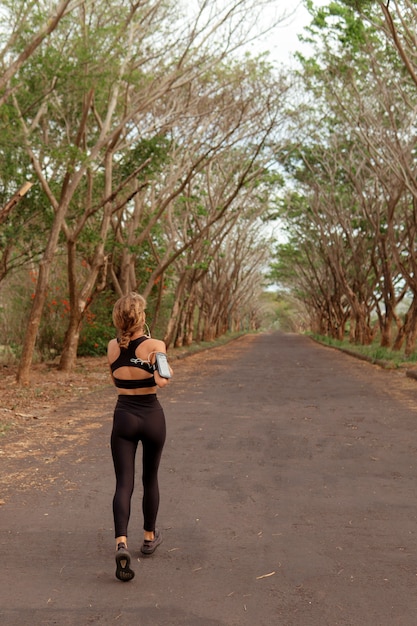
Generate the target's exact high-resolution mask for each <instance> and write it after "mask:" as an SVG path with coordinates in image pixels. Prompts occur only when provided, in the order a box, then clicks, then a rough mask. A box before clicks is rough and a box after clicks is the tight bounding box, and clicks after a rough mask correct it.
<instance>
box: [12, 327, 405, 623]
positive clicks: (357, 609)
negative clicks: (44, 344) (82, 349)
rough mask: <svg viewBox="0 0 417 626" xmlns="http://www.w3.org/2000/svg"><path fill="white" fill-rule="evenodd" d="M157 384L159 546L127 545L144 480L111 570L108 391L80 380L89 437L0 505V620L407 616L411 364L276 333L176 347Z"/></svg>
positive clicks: (73, 411)
mask: <svg viewBox="0 0 417 626" xmlns="http://www.w3.org/2000/svg"><path fill="white" fill-rule="evenodd" d="M160 398H161V401H162V403H163V404H164V407H165V410H166V415H167V421H168V439H167V444H166V449H165V454H164V457H163V462H162V466H161V472H160V483H161V492H162V502H161V508H160V515H159V526H160V528H161V529H162V531H163V533H164V537H165V541H164V543H163V544H162V546H161V547H160V548H159V549H158V551H157V552H156V553H155V555H154V556H153V557H151V558H148V559H140V561H139V560H138V561H137V560H136V559H137V557H138V549H139V545H140V538H141V516H140V514H139V507H140V481H138V487H137V492H136V495H135V500H134V507H133V515H132V520H131V526H130V548H131V550H132V551H133V552H134V554H135V559H134V566H135V570H136V577H135V579H134V580H133V581H132V582H131V583H120V582H119V581H117V580H116V578H115V577H114V569H115V567H114V562H113V558H114V556H113V532H112V518H111V498H112V494H113V487H114V478H113V469H112V466H111V461H110V452H109V447H108V438H109V433H110V428H111V417H112V409H113V404H114V399H115V393H114V390H113V389H112V388H111V387H109V388H108V389H105V390H104V391H103V392H102V393H99V394H90V395H88V396H86V397H85V398H84V402H83V404H82V405H81V403H80V404H78V405H74V404H72V405H69V406H68V407H67V408H68V415H72V416H73V418H74V423H75V422H76V419H80V420H84V417H83V415H84V414H83V411H84V412H85V415H87V416H89V417H85V420H87V421H88V420H89V422H88V423H87V427H88V428H89V429H90V430H89V433H90V434H89V436H88V437H87V438H85V439H82V440H80V441H79V442H78V443H77V445H75V447H73V449H72V452H71V454H66V455H65V454H62V455H60V453H59V448H56V449H55V448H54V449H53V450H52V449H51V455H52V454H53V458H54V461H53V463H52V462H51V463H50V464H48V463H47V461H45V464H44V466H42V467H39V466H38V467H33V468H29V469H30V471H31V472H32V471H33V472H37V475H38V483H39V488H37V489H30V490H25V489H20V488H16V489H14V490H12V492H11V493H10V494H9V495H8V497H7V500H6V504H5V505H3V506H2V507H0V522H1V523H0V548H1V563H2V567H1V570H0V582H1V584H0V623H1V624H2V625H4V626H29V625H30V626H40V625H42V626H43V625H45V626H46V625H48V626H49V625H53V624H54V625H55V624H56V625H58V626H67V625H71V626H73V625H74V626H75V625H77V626H87V625H91V624H92V625H98V626H110V625H114V626H131V625H134V626H177V625H178V626H179V625H181V626H255V625H256V626H271V625H277V626H336V625H349V626H415V624H416V623H417V593H416V591H417V589H416V586H417V585H416V584H417V560H416V554H417V535H416V474H417V464H416V447H417V437H416V431H417V422H416V405H417V383H416V381H411V380H410V379H406V378H405V377H404V376H403V375H400V374H398V373H396V372H386V371H384V370H381V369H379V368H377V367H375V366H372V365H369V364H368V363H364V362H362V361H358V360H355V359H354V358H352V357H350V356H347V355H343V354H341V353H339V352H337V351H334V350H332V349H329V348H325V347H322V346H320V345H317V344H315V343H314V342H312V341H311V340H309V339H308V338H304V337H300V336H296V335H283V334H280V333H277V334H271V335H266V334H265V335H259V336H256V337H246V338H243V339H241V340H239V341H236V342H233V343H231V344H229V345H228V346H225V347H222V348H217V349H215V350H211V351H209V352H204V353H200V354H198V355H195V356H193V357H189V358H187V359H184V360H182V361H178V362H176V363H175V378H174V382H173V383H172V385H171V386H170V387H169V388H167V389H165V390H163V391H162V392H161V393H160ZM87 409H89V410H88V411H87ZM91 415H92V417H91ZM77 416H78V417H77ZM69 440H70V438H69V437H68V442H69ZM52 445H53V446H57V445H58V444H57V443H56V442H54V443H53V444H52V442H51V446H52ZM60 445H61V446H62V445H63V444H62V443H61V444H60ZM64 445H65V441H64ZM1 467H3V470H4V468H5V467H6V466H5V465H0V468H1ZM135 538H136V548H137V549H135Z"/></svg>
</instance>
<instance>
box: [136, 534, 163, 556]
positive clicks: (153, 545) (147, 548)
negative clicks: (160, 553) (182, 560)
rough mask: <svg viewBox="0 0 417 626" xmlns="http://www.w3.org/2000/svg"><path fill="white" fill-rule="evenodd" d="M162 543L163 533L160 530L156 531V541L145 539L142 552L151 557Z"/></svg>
mask: <svg viewBox="0 0 417 626" xmlns="http://www.w3.org/2000/svg"><path fill="white" fill-rule="evenodd" d="M160 543H162V535H161V532H160V531H159V530H155V539H152V540H151V539H144V540H143V544H142V547H141V549H140V551H141V552H142V554H144V555H145V556H149V555H150V554H153V553H154V552H155V550H156V549H157V547H158V546H159V544H160Z"/></svg>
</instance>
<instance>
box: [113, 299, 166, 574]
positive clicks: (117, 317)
mask: <svg viewBox="0 0 417 626" xmlns="http://www.w3.org/2000/svg"><path fill="white" fill-rule="evenodd" d="M145 306H146V301H145V299H144V298H143V297H142V296H140V295H139V294H137V293H131V294H129V295H127V296H124V297H122V298H120V299H119V300H118V301H117V302H116V304H115V305H114V309H113V323H114V325H115V327H116V329H117V335H118V336H117V339H112V340H111V341H110V342H109V344H108V348H107V358H108V362H109V365H110V370H111V375H112V379H113V382H114V384H115V386H116V387H117V389H118V392H119V395H118V399H117V404H116V407H115V410H114V417H113V430H112V434H111V450H112V456H113V463H114V470H115V474H116V491H115V494H114V498H113V515H114V526H115V536H116V577H117V578H118V579H119V580H122V581H128V580H132V578H133V577H134V575H135V573H134V571H133V570H132V569H131V567H130V560H131V559H130V554H129V551H128V548H127V534H128V533H127V527H128V523H129V517H130V502H131V498H132V494H133V487H134V476H135V456H136V450H137V446H138V443H139V441H141V442H142V483H143V499H142V511H143V522H144V523H143V528H144V538H143V544H142V547H141V552H142V554H144V555H150V554H152V553H153V552H154V551H155V549H156V548H157V546H158V545H159V544H160V543H161V542H162V535H161V533H160V531H159V530H157V529H156V528H155V523H156V516H157V513H158V508H159V487H158V468H159V462H160V459H161V454H162V449H163V447H164V443H165V435H166V431H165V416H164V412H163V410H162V407H161V405H160V404H159V401H158V399H157V397H156V390H157V387H165V385H167V383H168V379H167V378H162V376H160V375H159V373H158V370H157V369H156V367H155V362H156V359H155V355H156V353H157V352H163V353H166V347H165V343H164V342H163V341H159V340H157V339H152V338H151V337H149V336H147V335H145V327H146V324H145ZM169 369H170V372H171V374H172V370H171V368H169Z"/></svg>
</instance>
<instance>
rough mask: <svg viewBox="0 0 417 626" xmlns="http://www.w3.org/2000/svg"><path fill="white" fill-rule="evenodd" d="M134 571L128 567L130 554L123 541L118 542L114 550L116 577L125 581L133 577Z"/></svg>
mask: <svg viewBox="0 0 417 626" xmlns="http://www.w3.org/2000/svg"><path fill="white" fill-rule="evenodd" d="M134 576H135V572H134V571H133V570H132V569H130V554H129V550H128V549H127V547H126V544H125V543H119V544H118V546H117V550H116V578H118V579H119V580H122V581H123V582H127V581H128V580H132V578H134Z"/></svg>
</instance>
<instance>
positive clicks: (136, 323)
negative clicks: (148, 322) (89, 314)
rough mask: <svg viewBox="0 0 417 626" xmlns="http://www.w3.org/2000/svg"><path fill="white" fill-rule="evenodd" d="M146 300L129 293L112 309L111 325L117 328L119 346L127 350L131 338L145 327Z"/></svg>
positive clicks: (136, 294)
mask: <svg viewBox="0 0 417 626" xmlns="http://www.w3.org/2000/svg"><path fill="white" fill-rule="evenodd" d="M145 308H146V300H145V298H143V297H142V296H140V295H139V294H138V293H134V292H132V293H129V294H128V295H127V296H123V297H122V298H119V300H117V302H116V304H115V305H114V307H113V324H114V325H115V327H116V328H117V332H118V336H119V345H120V347H121V348H127V346H128V345H129V341H130V338H131V336H132V335H133V334H134V333H136V332H137V331H138V330H141V329H142V330H143V328H144V325H145Z"/></svg>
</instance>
